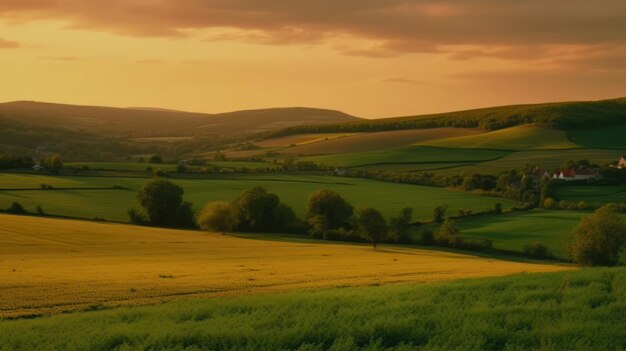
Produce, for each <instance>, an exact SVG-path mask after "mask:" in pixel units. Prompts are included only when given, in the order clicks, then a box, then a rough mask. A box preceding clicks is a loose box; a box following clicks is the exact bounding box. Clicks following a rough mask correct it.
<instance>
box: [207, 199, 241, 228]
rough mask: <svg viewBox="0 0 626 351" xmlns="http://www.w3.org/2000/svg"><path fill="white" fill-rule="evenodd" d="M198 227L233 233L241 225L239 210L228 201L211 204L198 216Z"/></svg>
mask: <svg viewBox="0 0 626 351" xmlns="http://www.w3.org/2000/svg"><path fill="white" fill-rule="evenodd" d="M198 225H199V226H200V228H202V229H204V230H209V231H216V232H232V231H233V230H235V228H237V225H239V214H238V213H237V208H236V207H235V206H233V204H231V203H230V202H226V201H215V202H209V203H208V204H206V206H204V208H203V209H202V211H201V212H200V214H199V215H198Z"/></svg>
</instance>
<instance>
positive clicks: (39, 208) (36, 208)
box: [35, 205, 46, 216]
mask: <svg viewBox="0 0 626 351" xmlns="http://www.w3.org/2000/svg"><path fill="white" fill-rule="evenodd" d="M35 212H36V213H37V214H38V215H40V216H43V215H45V214H46V212H44V210H43V208H42V207H41V205H37V207H35Z"/></svg>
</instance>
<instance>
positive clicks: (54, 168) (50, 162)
mask: <svg viewBox="0 0 626 351" xmlns="http://www.w3.org/2000/svg"><path fill="white" fill-rule="evenodd" d="M41 165H42V166H44V167H45V168H46V169H48V170H49V171H50V173H58V172H59V170H60V169H61V168H63V160H62V159H61V156H59V155H51V156H48V157H46V158H44V159H43V160H41Z"/></svg>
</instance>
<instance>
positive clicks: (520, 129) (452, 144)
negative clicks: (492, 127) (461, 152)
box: [421, 125, 578, 150]
mask: <svg viewBox="0 0 626 351" xmlns="http://www.w3.org/2000/svg"><path fill="white" fill-rule="evenodd" d="M421 145H428V146H438V147H448V148H458V149H462V148H469V149H481V148H484V149H501V150H533V149H571V148H576V147H578V145H576V144H574V143H572V142H571V141H569V140H568V138H567V134H566V132H564V131H562V130H556V129H548V128H541V127H536V126H533V125H522V126H517V127H511V128H506V129H500V130H496V131H492V132H488V133H481V134H476V135H469V136H461V137H455V138H447V139H437V140H431V141H426V142H422V143H421Z"/></svg>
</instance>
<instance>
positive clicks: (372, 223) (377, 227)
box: [355, 207, 387, 249]
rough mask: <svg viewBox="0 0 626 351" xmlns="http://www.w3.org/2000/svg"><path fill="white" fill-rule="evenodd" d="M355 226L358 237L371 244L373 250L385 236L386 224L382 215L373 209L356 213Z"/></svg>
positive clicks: (368, 208)
mask: <svg viewBox="0 0 626 351" xmlns="http://www.w3.org/2000/svg"><path fill="white" fill-rule="evenodd" d="M355 224H356V230H357V232H358V233H359V235H360V236H361V237H362V238H363V239H365V240H367V241H369V242H370V243H372V245H373V246H374V249H376V244H378V243H379V242H381V241H382V239H383V238H384V237H385V236H386V235H387V223H386V222H385V219H384V218H383V215H382V214H380V212H378V210H376V209H374V208H371V207H365V208H360V209H359V210H358V211H357V213H356V220H355Z"/></svg>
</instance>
